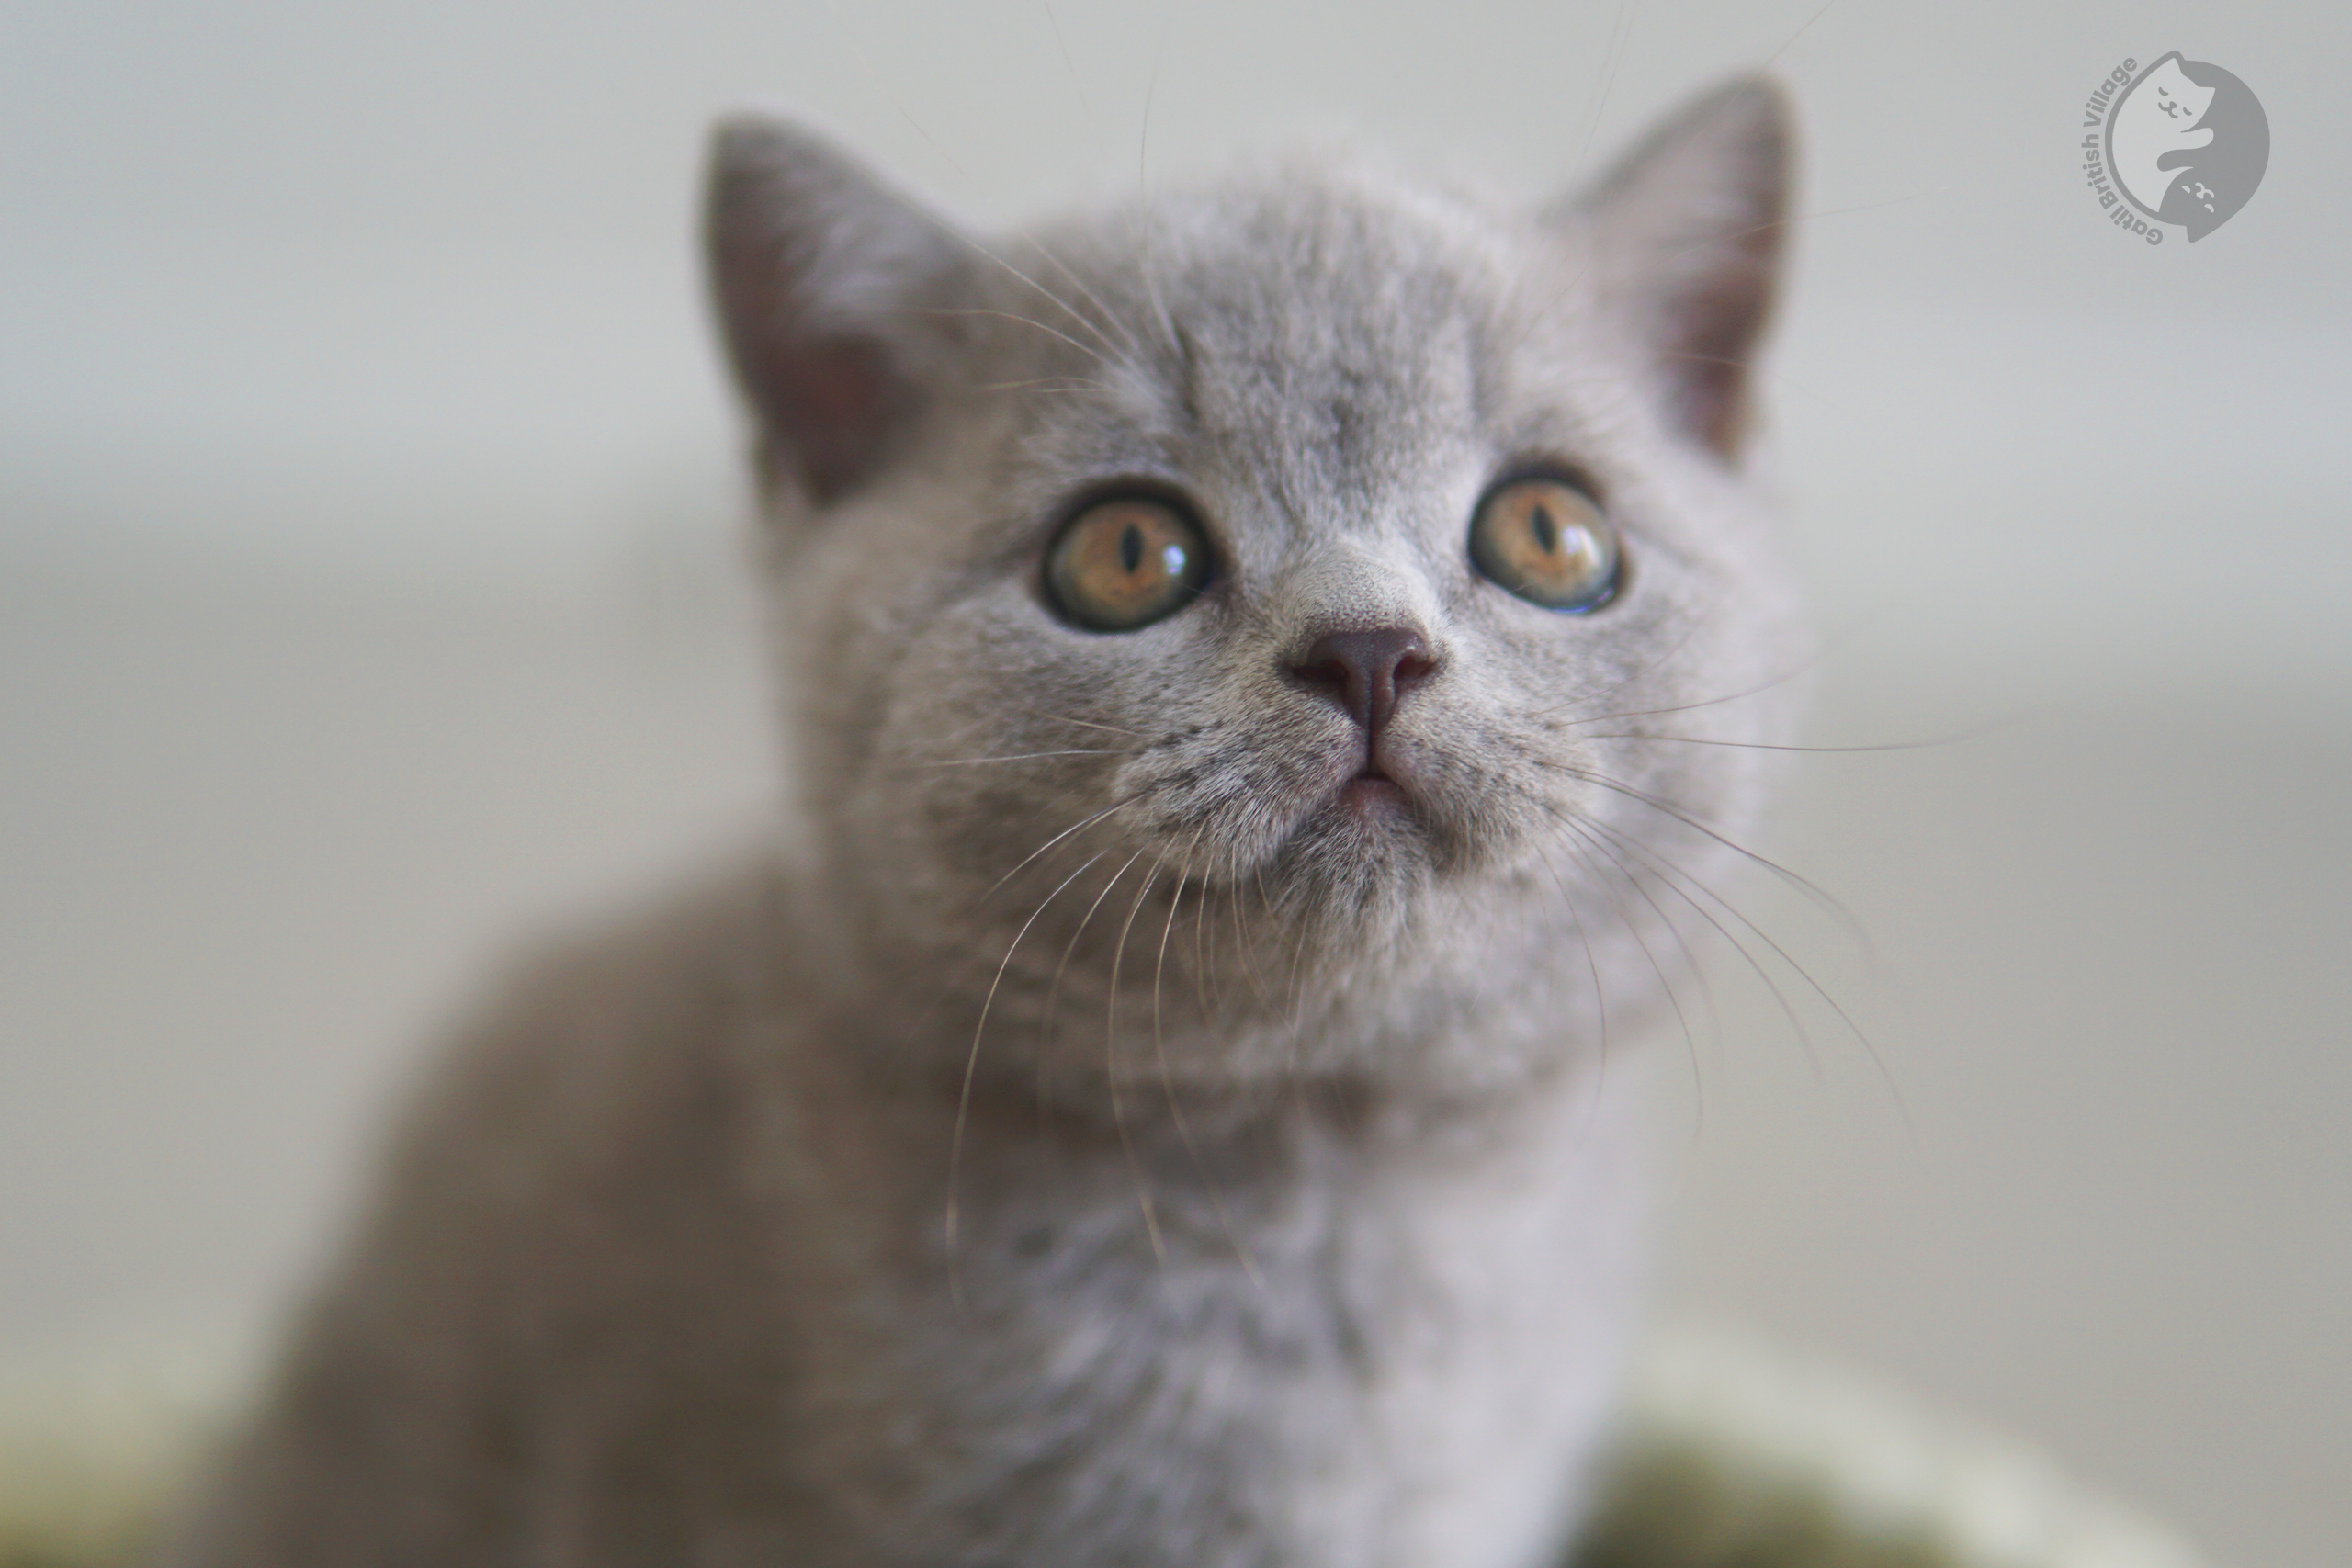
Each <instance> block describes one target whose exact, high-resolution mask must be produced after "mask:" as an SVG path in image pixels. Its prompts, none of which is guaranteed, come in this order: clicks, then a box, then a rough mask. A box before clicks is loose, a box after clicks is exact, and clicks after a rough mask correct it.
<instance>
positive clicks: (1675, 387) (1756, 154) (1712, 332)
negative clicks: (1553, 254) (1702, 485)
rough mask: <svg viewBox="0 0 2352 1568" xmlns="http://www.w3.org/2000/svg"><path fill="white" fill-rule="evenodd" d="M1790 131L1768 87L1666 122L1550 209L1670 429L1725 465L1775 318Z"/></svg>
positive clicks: (1742, 82) (1708, 100) (1720, 96)
mask: <svg viewBox="0 0 2352 1568" xmlns="http://www.w3.org/2000/svg"><path fill="white" fill-rule="evenodd" d="M1794 141H1795V130H1794V126H1793V123H1792V115H1791V113H1790V109H1789V105H1788V100H1787V97H1786V96H1784V95H1783V94H1782V92H1781V88H1780V86H1779V85H1778V84H1776V83H1774V82H1773V81H1772V80H1771V79H1770V78H1769V77H1764V76H1743V77H1739V78H1736V79H1735V80H1734V81H1732V82H1729V83H1727V84H1725V85H1724V86H1722V87H1719V88H1717V89H1715V90H1714V91H1713V92H1712V93H1709V94H1708V95H1706V96H1704V97H1702V98H1700V99H1699V100H1698V101H1697V102H1695V103H1693V104H1691V106H1690V107H1687V108H1685V109H1683V110H1682V111H1681V112H1680V113H1679V114H1678V115H1676V116H1675V117H1674V118H1671V119H1669V120H1668V121H1667V122H1666V124H1664V125H1663V126H1661V127H1660V128H1659V129H1658V130H1656V131H1655V132H1653V133H1652V134H1651V135H1650V137H1649V138H1648V140H1646V141H1644V142H1643V143H1642V144H1641V145H1640V146H1638V147H1636V148H1635V149H1634V151H1633V152H1630V153H1628V154H1627V155H1626V156H1625V157H1624V158H1623V160H1622V161H1620V162H1619V163H1618V164H1617V166H1616V167H1615V168H1614V169H1612V170H1611V171H1610V173H1609V174H1608V175H1605V176H1604V177H1603V178H1602V179H1601V180H1600V183H1599V184H1597V185H1596V186H1593V187H1592V188H1591V189H1590V190H1589V192H1587V193H1585V194H1583V195H1581V196H1579V197H1577V198H1575V199H1573V200H1572V201H1570V202H1568V203H1566V204H1564V205H1563V206H1561V207H1560V208H1559V209H1555V218H1556V220H1558V221H1560V222H1561V223H1562V224H1563V225H1573V226H1574V227H1576V228H1578V229H1580V230H1582V231H1584V232H1585V233H1586V234H1588V235H1589V237H1590V243H1592V245H1593V247H1594V255H1595V262H1594V265H1595V266H1596V268H1597V270H1598V272H1599V281H1600V298H1601V299H1602V300H1603V302H1604V305H1605V307H1606V308H1608V309H1611V310H1624V311H1626V312H1627V313H1628V315H1629V317H1630V319H1631V321H1632V324H1633V325H1634V330H1635V331H1636V332H1637V333H1639V334H1640V336H1641V340H1642V343H1643V345H1644V346H1645V348H1646V349H1647V350H1648V351H1649V352H1650V354H1651V355H1654V356H1655V360H1656V364H1657V374H1658V377H1659V384H1660V385H1661V386H1662V387H1664V389H1666V395H1667V399H1668V412H1669V413H1670V415H1671V417H1672V418H1673V420H1674V422H1675V423H1676V424H1677V426H1678V427H1679V428H1680V429H1681V430H1682V431H1684V432H1685V433H1686V434H1689V435H1691V437H1692V438H1693V439H1695V440H1697V441H1699V442H1701V443H1702V444H1703V445H1705V446H1708V447H1711V448H1712V449H1713V450H1714V451H1715V452H1717V453H1718V454H1720V455H1722V456H1723V457H1725V458H1727V459H1733V458H1736V457H1738V455H1739V451H1740V448H1741V445H1742V439H1743V437H1744V436H1745V434H1746V433H1747V406H1748V399H1747V384H1748V361H1749V359H1750V357H1751V356H1752V355H1753V354H1754V353H1755V350H1756V345H1757V340H1758V337H1759V336H1760V335H1761V334H1762V333H1763V330H1764V327H1765V323H1766V321H1768V320H1769V318H1770V314H1771V308H1772V299H1773V295H1774V292H1775V285H1776V282H1777V279H1778V276H1779V272H1780V263H1781V252H1782V250H1783V249H1784V244H1783V240H1784V236H1785V235H1786V233H1787V231H1788V207H1789V186H1790V183H1791V173H1790V164H1791V162H1792V152H1793V143H1794Z"/></svg>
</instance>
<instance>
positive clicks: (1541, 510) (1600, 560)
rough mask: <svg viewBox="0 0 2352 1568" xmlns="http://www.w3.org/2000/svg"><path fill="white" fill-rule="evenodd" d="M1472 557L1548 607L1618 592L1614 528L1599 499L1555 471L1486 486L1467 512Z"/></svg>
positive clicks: (1577, 608)
mask: <svg viewBox="0 0 2352 1568" xmlns="http://www.w3.org/2000/svg"><path fill="white" fill-rule="evenodd" d="M1470 560H1471V564H1473V565H1474V566H1476V568H1477V569H1478V570H1480V571H1481V572H1484V573H1485V574H1486V575H1487V577H1489V578H1492V579H1493V580H1494V581H1496V582H1497V583H1498V584H1500V585H1501V586H1502V587H1504V588H1507V589H1509V590H1510V592H1513V593H1516V594H1518V595H1519V596H1520V597H1521V598H1522V599H1524V600H1526V601H1527V602H1528V603H1529V604H1541V605H1543V606H1544V608H1545V609H1547V610H1564V611H1567V612H1569V613H1571V614H1575V613H1580V612H1582V611H1586V610H1597V609H1599V608H1600V606H1601V605H1603V604H1607V603H1609V601H1610V599H1611V597H1613V596H1614V595H1615V594H1616V592H1617V570H1618V552H1617V530H1616V529H1615V528H1614V527H1613V526H1611V524H1610V521H1609V519H1608V518H1607V517H1606V516H1605V515H1603V514H1602V513H1601V510H1600V502H1597V501H1595V500H1593V498H1592V497H1591V496H1589V495H1587V494H1586V493H1585V492H1584V491H1581V490H1578V489H1577V487H1576V486H1574V485H1572V484H1568V483H1566V482H1564V481H1562V480H1560V479H1513V480H1511V481H1510V482H1509V483H1508V484H1501V485H1498V486H1496V487H1495V488H1494V489H1493V490H1490V491H1487V495H1486V499H1484V500H1483V501H1481V502H1478V511H1477V514H1476V516H1474V517H1472V518H1471V520H1470Z"/></svg>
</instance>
